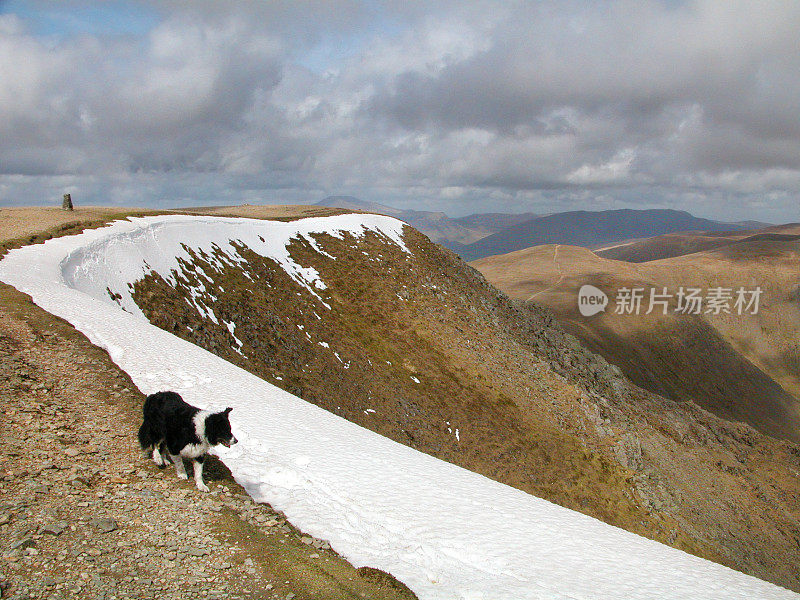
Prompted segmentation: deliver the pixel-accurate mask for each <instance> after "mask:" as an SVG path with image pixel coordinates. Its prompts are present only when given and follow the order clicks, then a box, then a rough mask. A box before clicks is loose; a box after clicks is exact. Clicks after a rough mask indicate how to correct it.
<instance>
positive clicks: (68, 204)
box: [61, 194, 73, 210]
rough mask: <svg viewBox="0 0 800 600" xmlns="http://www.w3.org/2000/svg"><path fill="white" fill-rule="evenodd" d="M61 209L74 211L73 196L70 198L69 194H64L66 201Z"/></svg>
mask: <svg viewBox="0 0 800 600" xmlns="http://www.w3.org/2000/svg"><path fill="white" fill-rule="evenodd" d="M61 208H62V209H64V210H73V208H72V196H70V195H69V194H64V201H63V202H62V203H61Z"/></svg>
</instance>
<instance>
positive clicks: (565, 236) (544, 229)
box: [317, 196, 768, 261]
mask: <svg viewBox="0 0 800 600" xmlns="http://www.w3.org/2000/svg"><path fill="white" fill-rule="evenodd" d="M317 204H318V205H319V206H336V207H340V208H348V209H352V210H362V211H367V212H376V213H380V214H384V215H389V216H392V217H396V218H398V219H401V220H403V221H405V222H406V223H408V224H409V225H411V226H412V227H414V228H415V229H417V230H419V231H421V232H422V233H424V234H425V235H427V236H428V237H429V238H431V240H433V241H434V242H437V243H439V244H442V245H443V246H446V247H447V248H450V249H451V250H453V251H455V252H457V253H458V254H460V255H461V257H462V258H463V259H464V260H466V261H471V260H477V259H479V258H484V257H486V256H494V255H497V254H506V253H508V252H514V251H515V250H522V249H524V248H530V247H532V246H541V245H544V244H566V245H570V246H583V247H586V248H597V247H598V246H602V245H605V244H613V243H615V242H627V241H630V240H635V239H641V238H650V237H653V236H660V235H664V234H668V233H674V232H679V231H680V232H683V231H705V232H720V231H742V230H746V229H755V228H758V227H764V226H765V225H768V224H767V223H758V222H755V221H746V222H740V223H723V222H720V221H712V220H709V219H702V218H698V217H695V216H693V215H691V214H690V213H688V212H685V211H679V210H669V209H649V210H632V209H621V210H606V211H585V210H580V211H571V212H563V213H555V214H549V215H537V214H535V213H522V214H508V213H481V214H474V215H469V216H466V217H459V218H455V219H454V218H450V217H448V216H447V215H446V214H445V213H443V212H428V211H416V210H401V209H398V208H393V207H391V206H386V205H384V204H378V203H376V202H367V201H364V200H359V199H358V198H354V197H352V196H329V197H328V198H325V199H324V200H322V201H320V202H318V203H317Z"/></svg>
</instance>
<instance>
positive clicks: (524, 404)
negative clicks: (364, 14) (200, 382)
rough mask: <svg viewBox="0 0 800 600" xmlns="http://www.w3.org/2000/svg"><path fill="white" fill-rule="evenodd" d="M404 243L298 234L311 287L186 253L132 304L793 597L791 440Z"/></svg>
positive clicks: (478, 462)
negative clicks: (643, 379)
mask: <svg viewBox="0 0 800 600" xmlns="http://www.w3.org/2000/svg"><path fill="white" fill-rule="evenodd" d="M405 241H406V244H407V245H408V247H409V249H410V253H408V254H407V253H405V252H403V251H402V250H401V249H400V248H399V247H397V246H396V245H394V244H392V243H389V242H387V240H386V239H385V238H382V237H380V236H377V235H371V234H366V235H365V236H363V237H361V238H352V237H347V236H345V237H344V238H343V239H337V238H334V237H332V236H329V235H326V234H319V235H316V236H314V242H313V244H312V243H310V242H309V241H303V240H296V241H295V242H293V243H292V244H291V245H290V247H289V249H290V253H291V256H292V259H293V260H294V261H295V262H297V263H299V264H301V265H303V266H305V267H313V268H314V269H316V271H317V272H318V273H319V274H320V278H321V279H322V280H323V281H324V282H325V284H326V288H325V289H323V290H316V291H315V292H314V293H312V292H311V291H310V290H309V289H307V288H305V287H302V286H300V285H298V284H297V283H295V281H293V280H292V279H291V278H290V277H289V276H288V275H287V274H286V272H285V271H283V270H282V269H281V268H280V267H279V266H278V265H277V264H276V263H275V262H273V261H271V260H269V259H265V258H263V257H261V256H259V255H257V254H255V253H254V252H253V251H252V250H250V249H249V248H247V247H246V246H243V245H240V246H239V247H238V249H237V251H238V254H239V256H240V257H241V258H242V259H244V260H245V261H246V267H242V266H237V265H236V264H235V261H230V260H218V259H220V258H222V257H219V256H216V257H214V256H208V255H203V254H200V253H197V252H192V251H191V249H190V250H189V252H190V256H191V260H187V261H184V262H183V263H182V264H181V267H180V270H179V271H178V272H176V273H175V274H174V279H175V281H176V282H177V283H176V284H175V285H172V284H170V283H168V282H167V281H166V280H165V279H163V278H161V277H160V276H158V275H155V274H151V275H149V276H147V277H145V278H144V279H142V280H141V281H139V282H137V283H136V284H135V285H134V288H133V295H134V298H135V299H136V301H137V304H138V305H139V307H140V308H141V309H142V310H143V311H144V313H145V314H146V315H147V316H148V318H149V319H150V320H151V321H152V322H153V323H154V324H156V325H158V326H160V327H162V328H164V329H166V330H168V331H171V332H173V333H175V334H176V335H179V336H181V337H184V338H185V339H187V340H190V341H192V342H194V343H196V344H199V345H201V346H202V347H205V348H206V349H208V350H210V351H212V352H214V353H216V354H218V355H219V356H221V357H222V358H225V359H226V360H229V361H231V362H233V363H235V364H238V365H240V366H242V367H243V368H246V369H248V370H250V371H252V372H253V373H255V374H257V375H259V376H261V377H264V378H265V379H267V380H268V381H270V382H272V383H274V384H276V385H278V386H281V387H284V388H285V389H287V390H288V391H290V392H291V393H293V394H296V395H299V396H301V397H303V398H304V399H306V400H309V401H311V402H313V403H315V404H318V405H319V406H321V407H323V408H326V409H327V410H330V411H332V412H335V413H336V414H339V415H341V416H344V417H346V418H348V419H349V420H351V421H353V422H356V423H358V424H360V425H362V426H364V427H368V428H370V429H372V430H374V431H377V432H379V433H381V434H383V435H386V436H388V437H390V438H392V439H395V440H396V441H399V442H401V443H404V444H407V445H410V446H412V447H414V448H417V449H419V450H422V451H424V452H427V453H429V454H432V455H434V456H437V457H440V458H443V459H445V460H449V461H451V462H454V463H456V464H459V465H462V466H464V467H466V468H469V469H472V470H474V471H477V472H479V473H482V474H485V475H487V476H489V477H491V478H493V479H496V480H499V481H502V482H504V483H508V484H510V485H513V486H515V487H517V488H519V489H522V490H525V491H528V492H531V493H534V494H536V495H539V496H542V497H544V498H547V499H550V500H552V501H555V502H558V503H559V504H562V505H564V506H567V507H569V508H573V509H577V510H580V511H582V512H585V513H587V514H590V515H592V516H596V517H598V518H600V519H603V520H604V521H606V522H609V523H612V524H614V525H618V526H620V527H624V528H625V529H628V530H630V531H634V532H637V533H641V534H643V535H647V536H648V537H652V538H655V539H658V540H661V541H663V542H665V543H669V544H671V545H674V546H676V547H679V548H683V549H686V550H688V551H690V552H694V553H696V554H699V555H701V556H704V557H707V558H710V559H712V560H717V561H719V562H722V563H723V564H727V565H729V566H732V567H734V568H737V569H739V570H743V571H745V572H747V573H751V574H753V575H756V576H758V577H761V578H763V579H767V580H770V581H773V582H776V583H779V584H782V585H785V586H787V587H791V588H793V589H800V576H799V575H798V573H797V571H796V569H795V568H794V565H795V564H796V563H797V560H798V558H800V534H798V531H799V530H800V528H798V523H800V472H799V471H798V468H800V449H798V447H797V446H796V445H794V444H792V443H789V442H781V441H778V440H775V439H772V438H770V437H767V436H764V435H761V434H760V433H758V432H757V431H756V430H755V429H753V428H752V427H750V426H747V425H744V424H737V423H730V422H726V421H723V420H721V419H719V418H717V417H715V416H713V415H711V414H709V413H707V412H705V411H704V410H702V409H700V408H699V407H698V406H697V405H695V404H694V403H692V402H690V401H684V402H675V401H671V400H667V399H665V398H663V397H660V396H656V395H654V394H652V393H648V392H646V391H644V390H642V389H640V388H637V387H635V386H633V385H631V384H630V383H629V382H628V381H627V380H625V379H624V378H623V377H622V376H621V374H620V371H619V370H618V369H616V368H614V367H611V366H609V365H608V364H607V363H606V362H605V361H604V360H603V359H602V358H600V357H598V356H596V355H594V354H591V353H590V352H588V351H586V350H585V349H583V348H582V347H581V346H580V344H579V343H578V342H577V340H576V339H575V338H573V337H572V336H570V335H567V334H565V333H564V332H563V331H562V330H561V329H560V328H559V327H557V326H555V325H554V324H553V322H552V317H551V315H550V314H549V313H548V312H546V311H544V310H542V309H540V308H538V307H536V306H535V305H525V304H521V303H514V302H512V301H510V300H509V299H508V298H507V297H506V296H504V295H503V294H501V293H499V292H497V291H496V290H495V289H494V288H492V287H491V286H489V285H488V284H487V283H486V281H485V280H484V279H483V278H482V277H481V276H480V275H479V274H478V273H477V272H476V271H474V270H473V269H471V268H469V267H468V266H467V265H465V264H464V263H463V262H462V261H461V260H460V259H459V258H458V257H457V256H455V255H454V254H452V253H450V252H448V251H446V250H444V249H442V248H440V247H438V246H435V245H434V244H432V243H431V242H430V241H429V240H428V239H427V238H425V237H424V236H422V235H420V234H419V233H418V232H416V231H414V230H412V229H410V228H407V229H406V234H405ZM198 290H205V291H198ZM199 304H204V305H206V306H213V310H214V313H215V315H216V322H214V321H213V320H210V319H209V318H207V317H206V316H205V315H206V313H205V311H202V310H198V308H199Z"/></svg>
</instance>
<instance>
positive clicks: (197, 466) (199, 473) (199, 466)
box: [192, 456, 208, 492]
mask: <svg viewBox="0 0 800 600" xmlns="http://www.w3.org/2000/svg"><path fill="white" fill-rule="evenodd" d="M203 459H204V457H203V456H198V457H197V458H195V459H194V460H193V461H192V462H193V463H194V482H195V483H196V484H197V489H198V490H200V491H201V492H207V491H208V486H207V485H206V484H205V483H203Z"/></svg>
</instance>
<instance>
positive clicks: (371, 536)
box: [0, 215, 798, 600]
mask: <svg viewBox="0 0 800 600" xmlns="http://www.w3.org/2000/svg"><path fill="white" fill-rule="evenodd" d="M365 231H374V232H377V233H379V235H382V236H384V237H385V238H386V240H387V243H393V244H398V245H400V246H401V247H403V248H404V246H403V234H402V232H403V224H402V223H401V222H399V221H397V220H394V219H391V218H389V217H378V216H372V215H344V216H338V217H327V218H314V219H305V220H301V221H296V222H291V223H280V222H273V221H258V220H251V219H227V218H212V217H183V216H169V217H149V218H143V219H132V220H130V221H122V222H118V223H115V224H113V225H111V226H109V227H105V228H102V229H98V230H91V231H87V232H85V233H83V234H81V235H78V236H72V237H66V238H59V239H55V240H50V241H48V242H47V243H45V244H44V245H38V246H29V247H25V248H22V249H19V250H14V251H12V252H10V253H9V254H8V256H7V257H6V258H5V259H4V260H3V261H2V262H0V279H2V280H3V281H5V282H7V283H9V284H11V285H14V286H15V287H17V288H18V289H20V290H21V291H23V292H26V293H28V294H30V295H31V296H32V298H33V300H34V302H36V303H37V304H38V305H40V306H41V307H43V308H44V309H46V310H48V311H50V312H52V313H54V314H56V315H58V316H60V317H62V318H64V319H66V320H67V321H69V322H70V323H72V324H73V325H74V326H75V327H76V328H78V329H79V330H80V331H82V332H83V333H85V334H86V335H87V336H88V337H89V339H91V340H92V342H94V343H95V344H97V345H99V346H101V347H103V348H105V349H107V350H108V352H109V354H110V355H111V357H112V359H113V360H114V361H115V362H116V363H117V364H118V365H119V366H120V367H121V368H122V369H124V370H125V371H127V372H128V373H129V375H130V376H131V378H132V379H133V381H134V382H135V383H136V385H137V386H138V387H139V388H140V389H141V390H142V392H144V393H152V392H155V391H158V390H163V389H172V390H175V391H177V392H179V393H181V394H182V395H183V396H184V398H186V400H187V401H189V402H191V403H193V404H195V405H198V406H201V407H204V408H218V407H224V406H232V407H234V411H233V413H232V415H231V420H232V422H233V425H234V431H235V433H236V436H237V437H238V438H239V440H240V443H239V444H238V445H237V446H235V447H234V448H232V449H230V450H225V449H224V448H223V449H220V452H219V455H220V457H221V459H222V460H223V461H224V462H225V464H226V465H227V466H228V467H229V468H230V469H231V471H232V472H233V474H234V476H235V477H236V479H237V481H239V482H240V483H241V484H242V485H243V486H244V487H245V488H246V489H247V491H248V492H249V493H250V494H251V495H252V496H253V497H254V498H255V499H256V500H259V501H265V502H269V503H270V504H272V505H273V506H274V507H275V508H277V509H279V510H282V511H284V512H285V513H286V515H287V516H288V517H289V519H290V520H291V521H292V522H293V523H294V524H295V525H297V526H298V527H300V528H301V529H303V530H305V531H307V532H308V533H310V534H312V535H314V536H317V537H320V538H325V539H328V540H330V542H331V545H332V546H333V548H334V549H335V550H337V551H338V552H339V553H341V554H342V555H343V556H345V557H346V558H348V559H349V560H350V561H351V562H352V563H353V564H354V565H356V566H360V565H369V566H372V567H377V568H380V569H383V570H386V571H388V572H390V573H392V574H393V575H395V576H396V577H397V578H398V579H400V580H402V581H403V582H405V583H406V584H407V585H408V586H409V587H410V588H411V589H412V590H414V592H415V593H417V594H418V596H419V597H420V598H422V599H457V598H463V599H470V600H478V599H485V600H488V599H490V598H491V599H500V598H508V599H515V600H516V599H523V598H531V599H533V598H537V599H539V598H540V599H545V598H547V599H573V600H574V599H586V600H588V599H598V598H608V599H625V598H628V599H648V600H651V599H668V598H676V599H678V598H680V599H683V598H687V597H689V598H693V599H712V598H713V599H720V600H722V599H725V600H731V599H737V598H741V599H745V598H747V599H750V598H763V599H773V598H774V599H777V598H797V597H798V596H797V595H796V594H794V593H792V592H790V591H788V590H785V589H782V588H779V587H777V586H774V585H772V584H769V583H766V582H763V581H761V580H758V579H755V578H753V577H750V576H747V575H743V574H741V573H738V572H736V571H733V570H731V569H728V568H726V567H723V566H720V565H717V564H715V563H711V562H708V561H705V560H702V559H700V558H696V557H694V556H691V555H689V554H686V553H683V552H681V551H679V550H675V549H672V548H669V547H667V546H664V545H661V544H659V543H656V542H653V541H650V540H647V539H645V538H642V537H639V536H636V535H634V534H631V533H628V532H626V531H623V530H621V529H617V528H615V527H612V526H609V525H606V524H604V523H602V522H600V521H597V520H595V519H592V518H590V517H587V516H584V515H582V514H580V513H577V512H574V511H570V510H568V509H565V508H562V507H559V506H557V505H554V504H551V503H549V502H546V501H544V500H541V499H539V498H536V497H533V496H530V495H527V494H525V493H523V492H520V491H518V490H515V489H513V488H511V487H508V486H505V485H502V484H499V483H496V482H494V481H491V480H489V479H487V478H485V477H482V476H480V475H477V474H474V473H471V472H469V471H466V470H464V469H461V468H459V467H457V466H454V465H452V464H449V463H446V462H443V461H439V460H437V459H434V458H432V457H429V456H427V455H425V454H422V453H419V452H416V451H414V450H413V449H410V448H408V447H406V446H402V445H400V444H397V443H395V442H392V441H390V440H388V439H385V438H382V437H380V436H378V435H376V434H374V433H372V432H370V431H368V430H365V429H362V428H360V427H358V426H356V425H354V424H352V423H350V422H348V421H345V420H344V419H341V418H339V417H337V416H335V415H332V414H330V413H327V412H325V411H323V410H322V409H319V408H317V407H315V406H313V405H311V404H308V403H306V402H304V401H302V400H300V399H298V398H296V397H294V396H292V395H290V394H288V393H287V392H284V391H282V390H280V389H278V388H276V387H274V386H272V385H270V384H268V383H266V382H265V381H263V380H261V379H259V378H257V377H255V376H254V375H252V374H250V373H248V372H246V371H244V370H242V369H240V368H238V367H235V366H233V365H231V364H230V363H227V362H225V361H223V360H221V359H220V358H218V357H216V356H215V355H213V354H211V353H209V352H207V351H205V350H203V349H201V348H198V347H197V346H194V345H192V344H190V343H188V342H186V341H184V340H182V339H180V338H178V337H175V336H173V335H171V334H169V333H167V332H165V331H163V330H161V329H158V328H156V327H155V326H152V325H151V324H150V323H149V322H147V321H146V320H145V319H144V317H143V316H142V314H141V311H139V310H138V307H137V306H136V305H135V303H134V302H133V300H132V298H131V297H130V294H129V293H128V290H129V284H131V283H133V282H134V281H136V280H138V279H140V278H141V277H142V276H143V275H144V274H146V273H148V272H150V271H151V270H156V271H157V272H158V273H160V274H161V275H162V276H164V277H165V278H168V277H170V272H171V269H172V268H174V267H175V266H176V265H177V264H178V261H179V260H180V259H181V257H182V256H184V254H185V252H186V249H187V248H191V249H193V250H194V251H195V252H198V253H199V252H203V253H206V254H208V255H214V256H216V260H219V261H223V262H225V261H226V260H231V261H234V260H236V254H235V253H234V252H231V251H230V250H231V249H232V245H231V244H239V243H241V244H244V245H246V246H248V247H249V248H251V249H252V250H253V251H255V252H257V253H259V254H261V255H262V256H267V257H271V258H273V259H274V260H276V261H277V262H278V263H279V264H280V265H281V266H282V267H283V268H284V269H285V270H286V272H287V273H288V274H289V275H290V276H291V277H292V278H293V279H294V280H295V281H297V282H298V283H300V284H301V285H303V286H304V287H306V289H307V290H308V291H309V292H311V293H316V292H317V291H319V290H322V289H324V286H325V282H324V281H322V280H321V279H320V278H319V275H318V273H316V272H315V271H314V270H313V269H310V268H306V267H303V266H302V265H299V264H297V263H296V262H295V261H293V260H292V259H291V257H290V256H289V254H288V252H287V251H286V244H287V243H288V242H289V241H290V240H291V239H293V238H296V237H298V236H300V237H302V238H303V239H305V240H307V241H308V242H309V243H310V244H312V245H313V243H314V239H313V234H314V233H315V232H325V233H329V234H332V235H337V236H338V235H342V233H345V232H346V233H349V234H352V235H354V236H359V235H362V234H363V233H364V232H365ZM320 300H321V299H320ZM197 308H198V310H201V311H202V310H208V318H213V316H212V313H213V306H198V307H197ZM123 309H124V310H123ZM321 316H322V318H324V314H321ZM131 442H132V443H133V442H134V440H133V439H132V440H131Z"/></svg>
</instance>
